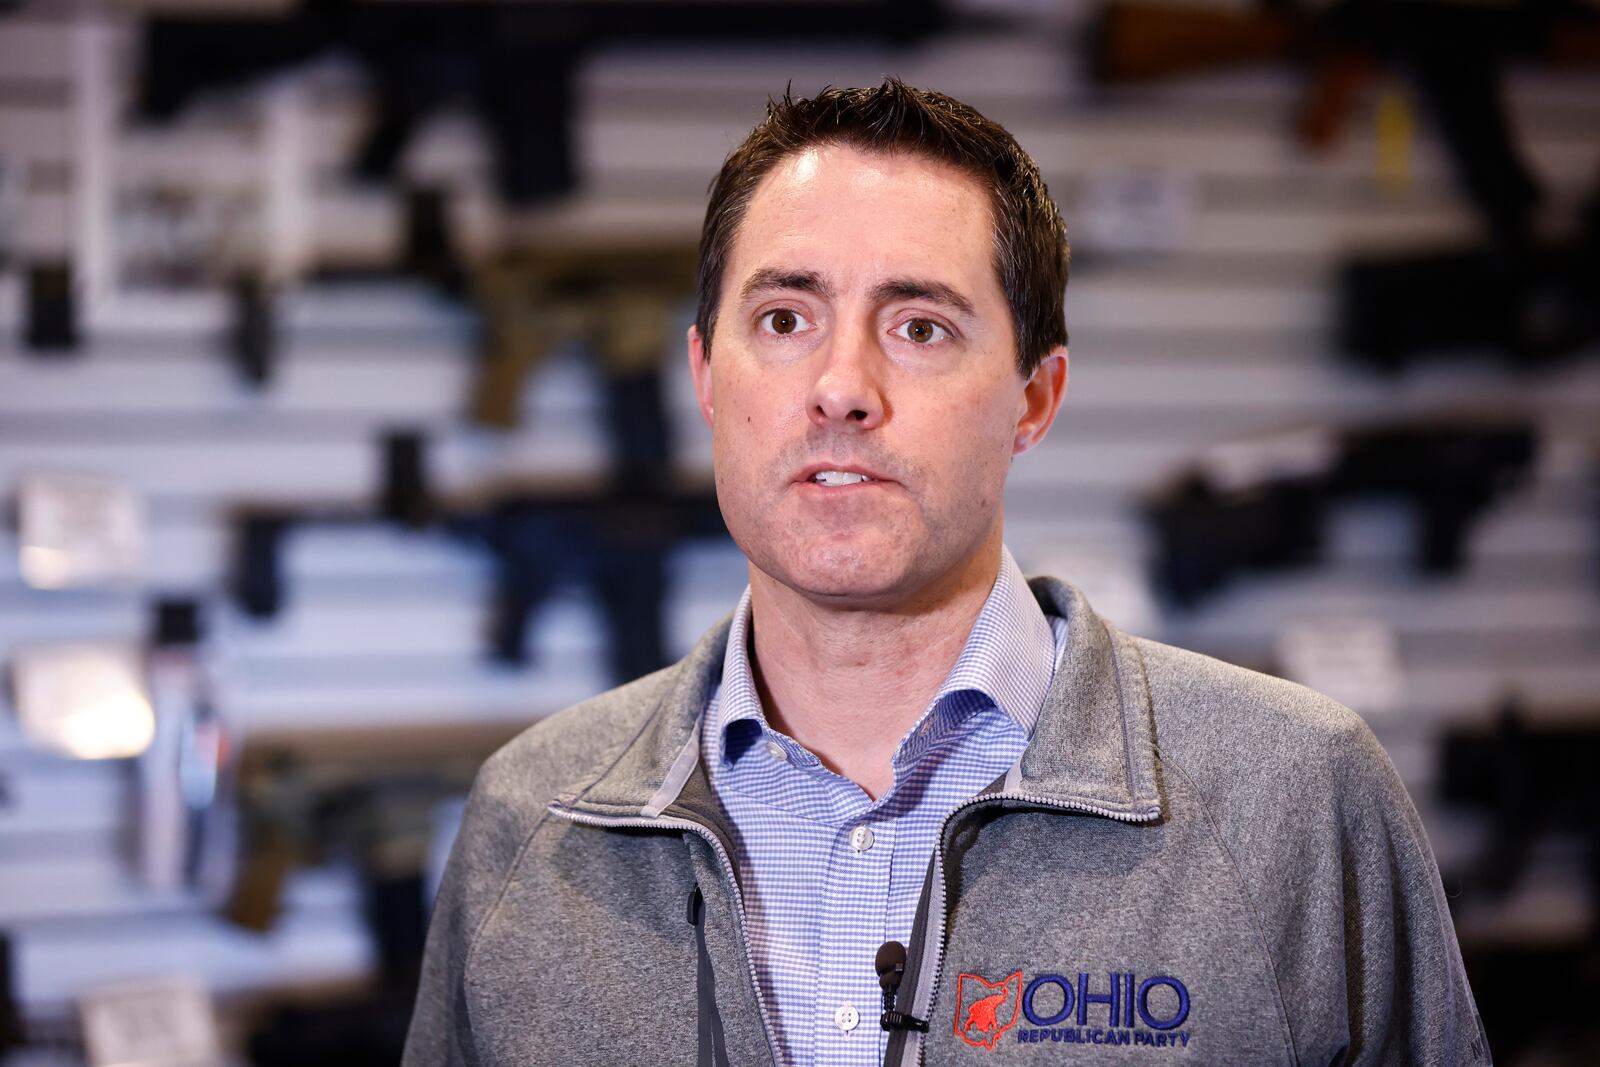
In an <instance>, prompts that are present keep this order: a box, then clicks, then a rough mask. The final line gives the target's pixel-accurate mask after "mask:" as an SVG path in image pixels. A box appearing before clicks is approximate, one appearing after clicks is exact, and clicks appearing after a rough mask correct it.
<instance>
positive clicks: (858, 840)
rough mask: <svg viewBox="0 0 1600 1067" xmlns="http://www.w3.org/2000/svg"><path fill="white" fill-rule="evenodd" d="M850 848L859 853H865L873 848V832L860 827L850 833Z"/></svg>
mask: <svg viewBox="0 0 1600 1067" xmlns="http://www.w3.org/2000/svg"><path fill="white" fill-rule="evenodd" d="M850 847H851V848H853V849H855V850H856V851H857V852H865V851H866V850H867V849H869V848H871V847H872V830H871V829H870V828H868V827H865V826H858V827H856V828H855V829H854V830H851V831H850Z"/></svg>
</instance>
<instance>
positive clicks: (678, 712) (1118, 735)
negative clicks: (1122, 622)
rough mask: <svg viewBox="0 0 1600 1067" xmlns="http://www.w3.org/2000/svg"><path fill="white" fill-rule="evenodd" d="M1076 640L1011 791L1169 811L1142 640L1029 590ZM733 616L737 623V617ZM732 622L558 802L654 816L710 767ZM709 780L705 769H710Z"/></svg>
mask: <svg viewBox="0 0 1600 1067" xmlns="http://www.w3.org/2000/svg"><path fill="white" fill-rule="evenodd" d="M1028 585H1029V588H1030V589H1031V590H1032V592H1033V595H1034V597H1035V599H1037V600H1038V601H1039V606H1040V607H1041V608H1043V609H1044V612H1045V614H1046V615H1059V616H1061V617H1062V618H1064V619H1065V620H1066V622H1067V639H1066V642H1065V644H1064V646H1063V647H1062V649H1061V658H1060V660H1059V661H1058V662H1057V663H1056V669H1055V678H1054V680H1053V681H1052V682H1051V685H1050V689H1049V691H1048V692H1047V693H1046V695H1045V699H1044V705H1043V707H1042V708H1041V709H1040V712H1039V720H1038V723H1037V724H1036V725H1035V727H1034V734H1033V740H1032V741H1031V742H1030V743H1029V745H1028V747H1027V749H1026V751H1024V752H1023V754H1022V758H1021V760H1019V761H1018V763H1017V765H1016V766H1015V767H1013V768H1012V770H1011V772H1010V773H1009V774H1008V775H1007V776H1006V778H1005V783H1004V786H1003V791H1004V792H1006V793H1014V794H1017V795H1019V796H1022V797H1026V798H1029V799H1038V800H1041V801H1045V802H1049V803H1058V804H1067V805H1073V806H1079V807H1086V808H1089V809H1091V810H1094V811H1097V812H1101V813H1103V814H1107V815H1110V816H1112V817H1115V818H1121V819H1126V820H1134V821H1147V820H1150V819H1154V818H1157V817H1158V816H1159V815H1160V814H1161V799H1160V794H1159V791H1158V789H1157V781H1156V767H1155V746H1154V741H1153V736H1152V730H1151V708H1150V693H1149V687H1148V686H1147V684H1146V682H1145V675H1144V664H1143V659H1142V657H1141V656H1140V655H1139V651H1138V649H1137V648H1136V647H1135V646H1134V644H1133V642H1132V641H1131V640H1129V638H1128V637H1127V636H1126V635H1125V634H1123V633H1122V632H1121V631H1120V630H1117V629H1116V628H1115V627H1113V626H1111V625H1110V624H1109V623H1107V622H1106V621H1105V620H1103V619H1101V618H1100V616H1099V615H1097V614H1095V612H1094V609H1093V608H1091V607H1090V606H1089V602H1088V601H1087V600H1086V599H1084V596H1083V594H1082V593H1080V592H1079V591H1078V590H1077V588H1075V587H1074V586H1072V585H1070V584H1068V583H1066V582H1063V581H1059V580H1057V579H1054V578H1034V579H1032V580H1030V581H1029V583H1028ZM730 618H731V617H730ZM729 622H730V619H724V620H722V622H720V623H718V624H717V625H716V626H714V627H712V629H711V630H710V631H709V632H707V633H706V635H705V636H704V637H702V638H701V639H700V641H699V643H698V644H696V645H695V647H694V649H693V650H692V651H691V652H690V653H689V655H688V656H686V657H685V658H684V659H683V660H682V661H680V662H679V663H678V664H677V665H676V666H674V667H671V668H668V670H669V671H670V672H671V675H670V680H669V682H668V685H667V687H666V693H665V695H664V696H663V697H662V698H661V700H660V702H659V703H658V705H657V706H656V707H655V708H654V710H653V711H652V712H651V713H650V714H649V715H648V716H647V717H646V718H645V720H644V722H643V723H642V725H641V727H640V729H639V731H638V732H637V733H636V734H635V735H634V736H633V738H632V739H631V740H630V741H628V742H627V743H626V744H624V745H623V746H622V748H621V749H620V750H619V751H618V752H617V753H616V755H615V756H614V758H612V759H611V760H610V761H609V762H608V764H607V765H606V767H605V769H604V770H603V771H601V772H600V774H599V775H598V776H597V777H594V778H591V779H590V780H588V781H587V782H585V783H580V785H579V787H578V788H577V789H576V790H574V791H572V792H569V793H567V794H565V795H563V796H561V797H559V798H557V801H556V803H557V804H558V805H559V806H561V807H565V808H568V809H570V810H573V811H577V812H588V813H590V814H594V815H600V816H612V817H616V816H633V817H645V818H653V817H655V816H657V815H659V814H660V813H661V811H662V810H663V809H665V808H666V807H667V805H669V804H671V803H672V802H673V801H674V800H676V799H677V798H678V795H679V793H680V792H681V791H682V790H683V787H684V785H685V783H687V782H688V781H689V779H690V777H691V775H693V774H694V772H695V771H696V770H697V769H698V768H699V763H700V756H699V747H700V746H699V723H700V717H701V716H702V715H703V714H704V712H705V708H706V701H707V699H708V697H709V696H710V694H711V690H712V687H713V686H714V685H715V684H716V682H717V680H718V679H719V677H720V675H721V669H722V664H723V658H724V655H725V652H726V648H727V641H728V630H729ZM702 773H703V772H702Z"/></svg>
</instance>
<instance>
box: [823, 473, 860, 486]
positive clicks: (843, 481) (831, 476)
mask: <svg viewBox="0 0 1600 1067" xmlns="http://www.w3.org/2000/svg"><path fill="white" fill-rule="evenodd" d="M811 481H813V482H815V483H816V484H818V485H830V486H832V485H856V484H858V483H860V482H870V481H872V479H871V478H869V477H867V476H866V475H865V474H857V473H856V472H855V471H818V472H817V473H815V474H813V475H812V476H811Z"/></svg>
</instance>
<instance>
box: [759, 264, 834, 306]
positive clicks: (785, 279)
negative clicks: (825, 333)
mask: <svg viewBox="0 0 1600 1067" xmlns="http://www.w3.org/2000/svg"><path fill="white" fill-rule="evenodd" d="M785 289H786V290H790V291H793V292H801V293H815V294H817V295H818V296H821V297H825V298H827V299H830V300H831V299H832V298H833V289H832V288H831V287H830V286H829V285H828V283H827V282H825V281H823V279H822V275H820V274H818V273H817V272H816V271H814V270H775V269H773V268H772V267H763V268H761V269H760V270H758V271H756V272H755V273H754V274H752V275H750V277H749V278H747V279H745V283H744V286H743V287H742V288H741V289H740V290H739V299H740V300H741V301H745V300H749V299H750V298H751V297H752V296H755V295H756V294H758V293H770V292H776V291H778V290H785Z"/></svg>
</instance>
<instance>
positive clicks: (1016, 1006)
mask: <svg viewBox="0 0 1600 1067" xmlns="http://www.w3.org/2000/svg"><path fill="white" fill-rule="evenodd" d="M968 978H971V979H972V980H973V981H975V982H981V983H982V984H983V986H984V987H985V988H987V989H995V990H1003V989H1005V988H1006V987H1007V986H1010V985H1011V983H1013V982H1015V983H1016V985H1015V986H1013V987H1012V994H1013V995H1012V998H1011V1000H1012V1004H1011V1021H1010V1022H1008V1023H1006V1024H1005V1025H1004V1026H1002V1027H999V1028H998V1029H996V1030H995V1031H994V1032H993V1033H991V1034H990V1035H989V1036H988V1037H987V1038H986V1039H984V1040H982V1041H974V1040H973V1039H972V1038H970V1037H968V1036H967V1032H966V1030H965V1029H964V1028H963V1027H962V1025H961V1016H962V1011H961V992H962V988H963V987H964V986H965V985H966V979H968ZM1002 1003H1004V1002H1002ZM1021 1015H1022V972H1021V971H1014V972H1012V973H1011V974H1009V975H1007V976H1006V977H1004V978H1002V979H1000V981H998V982H991V981H989V979H987V978H985V977H984V976H983V975H981V974H965V973H963V974H962V975H960V976H959V977H958V978H957V979H956V1017H955V1020H954V1021H955V1034H956V1036H957V1037H959V1038H960V1039H961V1040H963V1041H965V1042H966V1043H967V1044H969V1045H971V1046H973V1047H974V1048H986V1049H993V1048H994V1047H995V1046H996V1045H997V1044H999V1043H1000V1036H1001V1035H1002V1034H1004V1033H1005V1032H1006V1031H1007V1030H1009V1029H1011V1028H1012V1027H1013V1026H1015V1025H1017V1019H1018V1018H1019V1017H1020V1016H1021Z"/></svg>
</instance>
